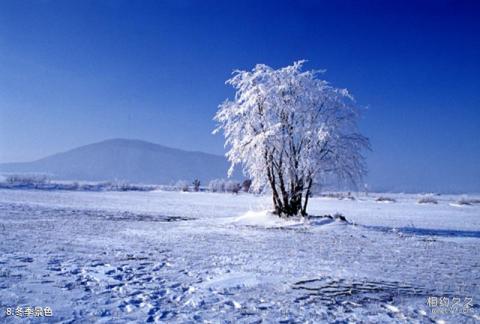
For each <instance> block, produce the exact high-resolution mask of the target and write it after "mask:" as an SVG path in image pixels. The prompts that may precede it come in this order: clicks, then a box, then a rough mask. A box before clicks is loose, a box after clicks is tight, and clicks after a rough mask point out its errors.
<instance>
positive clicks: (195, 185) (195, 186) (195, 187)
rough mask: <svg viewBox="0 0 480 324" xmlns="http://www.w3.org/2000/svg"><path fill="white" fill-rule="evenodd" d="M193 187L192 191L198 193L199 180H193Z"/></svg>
mask: <svg viewBox="0 0 480 324" xmlns="http://www.w3.org/2000/svg"><path fill="white" fill-rule="evenodd" d="M192 185H193V191H200V180H198V179H195V180H193V182H192Z"/></svg>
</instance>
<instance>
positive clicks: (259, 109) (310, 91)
mask: <svg viewBox="0 0 480 324" xmlns="http://www.w3.org/2000/svg"><path fill="white" fill-rule="evenodd" d="M303 63H304V61H298V62H295V63H294V64H293V65H291V66H287V67H284V68H280V69H273V68H271V67H269V66H267V65H263V64H258V65H256V66H255V68H254V69H253V70H252V71H235V72H234V75H233V77H232V78H231V79H229V80H228V81H227V82H226V83H227V84H230V85H232V86H233V87H234V88H235V90H236V94H235V99H234V100H226V101H225V102H224V103H222V104H221V105H220V106H219V110H218V112H217V113H216V115H215V120H216V121H217V122H218V123H219V124H218V127H217V128H216V129H215V131H214V133H216V132H219V131H222V130H223V133H224V135H225V139H226V142H225V145H226V146H227V147H228V148H229V150H228V152H227V158H228V159H229V161H230V162H231V167H230V169H229V175H231V174H232V172H233V169H234V167H235V166H236V165H238V164H240V165H242V166H243V172H244V174H245V175H247V176H249V177H250V178H251V179H252V180H253V182H252V189H254V190H259V189H261V188H264V187H265V186H267V185H268V186H269V187H270V189H271V191H272V196H273V205H274V209H275V211H274V212H275V213H276V214H278V215H280V216H291V215H298V214H301V215H303V216H305V215H307V205H308V198H309V196H310V195H311V191H312V186H313V185H314V184H315V185H321V184H322V181H324V179H331V177H332V175H333V176H335V177H337V178H338V179H342V180H348V181H350V182H352V183H356V182H358V180H360V179H361V177H362V175H363V173H364V172H365V165H364V158H363V155H362V151H363V149H365V148H368V146H369V142H368V139H367V138H366V137H364V136H362V135H361V134H359V132H358V130H357V119H358V115H359V114H358V109H357V108H356V106H355V105H354V101H353V98H352V96H351V95H350V94H349V93H348V91H347V90H345V89H338V88H335V87H333V86H331V85H330V84H329V83H328V82H327V81H324V80H321V79H319V78H318V74H319V72H317V71H303V70H302V66H303Z"/></svg>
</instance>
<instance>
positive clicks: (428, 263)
mask: <svg viewBox="0 0 480 324" xmlns="http://www.w3.org/2000/svg"><path fill="white" fill-rule="evenodd" d="M382 195H383V196H385V194H382ZM379 196H380V195H377V194H373V193H372V194H370V195H369V196H364V195H360V196H358V197H357V199H356V200H338V199H333V198H312V199H311V202H310V209H309V213H310V214H311V215H326V214H330V215H333V214H335V213H341V214H343V215H344V216H345V217H346V218H347V219H348V221H349V223H344V222H340V221H328V220H326V221H322V220H315V221H303V220H301V219H291V220H283V219H280V218H278V217H276V216H274V215H271V214H270V213H269V212H267V210H269V209H270V207H271V198H270V197H268V196H255V195H250V194H240V195H233V194H213V193H178V192H163V191H154V192H76V191H35V190H0V232H1V236H2V239H1V241H0V311H1V314H0V322H2V321H5V322H11V321H18V322H20V321H27V322H28V321H29V319H26V318H23V319H20V318H18V317H6V316H5V315H4V311H3V310H4V309H6V308H7V307H13V308H15V307H17V306H22V307H26V306H31V307H35V306H41V307H46V306H49V307H51V308H52V309H53V317H52V318H49V319H48V321H49V322H64V323H69V322H115V323H126V322H175V323H178V322H180V323H185V322H187V323H191V322H214V323H218V322H231V323H238V322H240V323H256V322H261V321H264V322H268V323H270V322H272V323H279V322H282V323H294V322H310V323H318V322H335V321H336V322H340V323H341V322H373V323H385V322H398V323H405V322H408V323H424V322H435V321H437V322H441V321H445V322H453V323H463V322H472V323H473V322H476V321H478V320H479V315H480V306H479V300H480V289H479V282H480V257H479V256H480V252H479V251H480V250H479V243H480V206H479V205H478V204H477V205H475V204H474V205H471V206H460V205H459V206H455V205H454V204H455V202H457V201H458V200H459V199H460V198H461V197H459V196H449V195H446V196H438V197H435V198H436V199H437V201H438V204H436V205H434V204H417V203H416V202H417V200H418V198H419V195H407V194H391V195H387V196H390V197H392V198H394V199H395V200H396V202H394V203H389V204H384V203H379V202H376V201H375V199H376V198H378V197H379ZM472 197H473V196H472ZM474 198H476V197H474ZM452 204H453V205H452ZM431 296H434V297H438V298H440V297H447V298H449V299H450V301H451V300H452V298H454V297H458V298H461V299H462V301H463V300H464V298H465V297H468V298H472V299H473V306H472V307H471V309H470V310H469V311H468V312H460V311H456V312H450V313H439V312H434V311H432V307H430V306H428V305H427V298H428V297H431ZM462 305H463V304H462ZM44 320H45V319H44ZM30 321H31V322H39V321H38V319H36V318H30Z"/></svg>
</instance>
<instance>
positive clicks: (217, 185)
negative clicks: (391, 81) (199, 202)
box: [208, 179, 225, 192]
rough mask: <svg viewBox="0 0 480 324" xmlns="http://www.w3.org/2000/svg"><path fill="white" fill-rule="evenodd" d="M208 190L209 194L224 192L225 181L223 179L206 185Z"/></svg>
mask: <svg viewBox="0 0 480 324" xmlns="http://www.w3.org/2000/svg"><path fill="white" fill-rule="evenodd" d="M208 190H210V191H211V192H224V191H225V180H224V179H215V180H212V181H210V182H209V183H208Z"/></svg>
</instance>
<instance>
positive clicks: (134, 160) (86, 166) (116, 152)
mask: <svg viewBox="0 0 480 324" xmlns="http://www.w3.org/2000/svg"><path fill="white" fill-rule="evenodd" d="M228 167H229V163H228V162H227V160H226V158H225V157H223V156H219V155H213V154H207V153H202V152H190V151H184V150H179V149H174V148H169V147H165V146H162V145H158V144H153V143H149V142H146V141H141V140H130V139H111V140H106V141H102V142H99V143H94V144H89V145H85V146H81V147H78V148H75V149H72V150H70V151H67V152H63V153H58V154H54V155H51V156H48V157H46V158H43V159H40V160H36V161H33V162H22V163H3V164H0V172H19V173H22V172H34V173H47V174H49V175H50V177H51V178H52V179H61V180H87V181H104V180H124V181H128V182H134V183H145V184H170V183H173V182H176V181H177V180H188V181H192V180H194V179H199V180H200V181H202V183H207V182H208V181H210V180H212V179H216V178H226V177H227V170H228ZM233 178H236V179H241V178H243V177H242V176H241V175H240V173H237V174H235V175H234V177H233Z"/></svg>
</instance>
